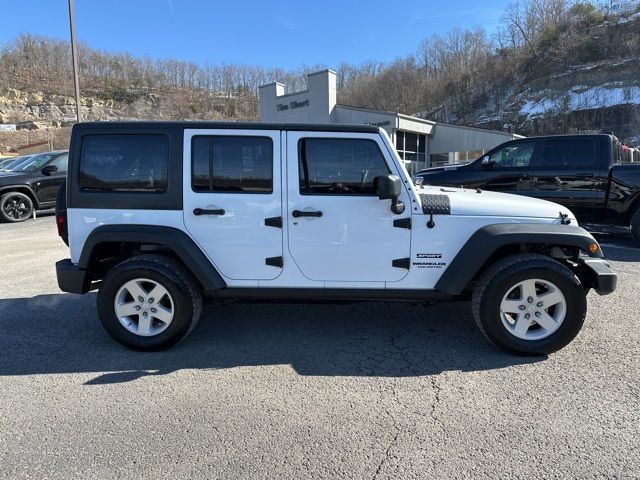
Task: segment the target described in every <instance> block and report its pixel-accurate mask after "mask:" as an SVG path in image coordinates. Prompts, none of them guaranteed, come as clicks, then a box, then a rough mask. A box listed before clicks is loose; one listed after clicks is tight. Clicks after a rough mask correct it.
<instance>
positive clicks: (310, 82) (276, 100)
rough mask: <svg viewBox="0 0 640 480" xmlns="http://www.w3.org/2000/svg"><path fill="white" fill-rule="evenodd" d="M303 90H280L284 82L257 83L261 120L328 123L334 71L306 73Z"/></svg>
mask: <svg viewBox="0 0 640 480" xmlns="http://www.w3.org/2000/svg"><path fill="white" fill-rule="evenodd" d="M307 87H308V88H307V90H303V91H301V92H294V93H289V94H286V95H285V94H284V85H283V84H281V83H270V84H268V85H264V86H262V87H260V92H259V93H260V121H261V122H278V123H279V122H294V123H295V122H301V123H331V122H332V121H334V120H333V116H334V115H333V111H334V109H335V106H336V73H335V72H334V71H332V70H323V71H321V72H316V73H311V74H309V75H307Z"/></svg>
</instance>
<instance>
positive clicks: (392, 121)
mask: <svg viewBox="0 0 640 480" xmlns="http://www.w3.org/2000/svg"><path fill="white" fill-rule="evenodd" d="M334 119H335V122H336V123H347V124H352V125H373V126H376V127H381V128H383V129H385V130H386V131H387V133H388V134H389V135H391V134H392V133H393V130H394V129H396V128H397V126H398V119H397V115H394V114H392V113H388V112H370V111H364V110H361V109H358V108H351V107H345V106H343V105H338V106H337V107H336V108H335V110H334Z"/></svg>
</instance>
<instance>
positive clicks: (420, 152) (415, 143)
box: [396, 130, 427, 174]
mask: <svg viewBox="0 0 640 480" xmlns="http://www.w3.org/2000/svg"><path fill="white" fill-rule="evenodd" d="M426 145H427V136H426V135H423V134H421V133H413V132H404V131H402V130H397V131H396V150H397V151H398V155H400V158H401V159H402V160H404V161H405V167H406V168H407V170H408V171H409V173H410V174H414V173H415V172H417V171H418V170H420V169H421V168H424V167H426V164H425V162H426V156H425V152H426Z"/></svg>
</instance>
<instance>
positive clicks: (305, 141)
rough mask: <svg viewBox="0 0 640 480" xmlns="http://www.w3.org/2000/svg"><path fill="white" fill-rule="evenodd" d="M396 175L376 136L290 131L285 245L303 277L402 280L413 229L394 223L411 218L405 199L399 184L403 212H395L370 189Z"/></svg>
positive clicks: (314, 278)
mask: <svg viewBox="0 0 640 480" xmlns="http://www.w3.org/2000/svg"><path fill="white" fill-rule="evenodd" d="M383 152H384V153H383ZM398 173H399V172H398V171H397V167H396V165H395V164H394V162H393V161H392V160H391V157H390V153H389V151H388V150H387V148H386V145H385V144H384V143H383V142H382V140H381V138H380V136H379V135H376V134H366V133H346V132H332V133H331V134H330V135H329V134H327V133H322V132H308V133H307V132H288V133H287V177H288V178H287V180H288V181H287V188H288V190H287V195H288V198H287V212H286V221H287V222H288V245H289V252H290V253H291V256H292V257H293V260H294V262H295V263H296V265H297V267H298V268H299V269H300V270H301V271H302V273H303V275H304V276H306V277H307V278H309V279H311V280H320V281H325V282H363V283H362V284H363V285H365V283H364V282H394V281H398V280H401V279H402V278H404V277H405V276H406V274H407V272H408V270H407V269H406V268H405V267H403V266H401V264H402V263H403V262H402V259H405V258H406V259H408V258H409V256H410V255H409V252H410V247H411V245H410V241H411V232H410V230H409V229H407V228H401V227H398V226H394V220H399V219H403V218H409V217H410V216H411V204H410V201H409V195H408V193H407V192H406V189H405V188H404V187H403V188H402V194H401V197H400V200H401V201H402V202H404V203H405V204H406V210H405V211H404V212H403V213H402V214H394V213H393V212H392V211H391V202H390V201H389V200H379V199H378V196H377V193H376V186H375V178H376V177H377V176H380V175H389V174H394V175H397V174H398ZM394 260H396V262H394ZM398 260H399V262H398ZM394 263H395V264H396V266H394Z"/></svg>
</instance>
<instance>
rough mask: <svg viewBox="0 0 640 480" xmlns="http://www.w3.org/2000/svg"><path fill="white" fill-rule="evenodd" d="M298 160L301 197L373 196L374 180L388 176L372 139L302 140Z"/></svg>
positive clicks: (382, 158) (381, 157) (385, 164)
mask: <svg viewBox="0 0 640 480" xmlns="http://www.w3.org/2000/svg"><path fill="white" fill-rule="evenodd" d="M298 158H299V164H298V167H299V172H300V193H301V194H303V195H304V194H307V195H310V194H311V195H317V194H330V195H336V194H340V195H376V186H375V185H374V179H375V178H376V177H377V176H380V175H388V174H389V173H390V171H389V167H388V166H387V163H386V162H385V159H384V156H383V155H382V152H381V151H380V148H378V144H377V143H376V142H374V141H373V140H365V139H338V138H305V139H302V140H300V142H299V143H298Z"/></svg>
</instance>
